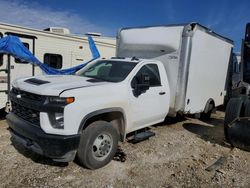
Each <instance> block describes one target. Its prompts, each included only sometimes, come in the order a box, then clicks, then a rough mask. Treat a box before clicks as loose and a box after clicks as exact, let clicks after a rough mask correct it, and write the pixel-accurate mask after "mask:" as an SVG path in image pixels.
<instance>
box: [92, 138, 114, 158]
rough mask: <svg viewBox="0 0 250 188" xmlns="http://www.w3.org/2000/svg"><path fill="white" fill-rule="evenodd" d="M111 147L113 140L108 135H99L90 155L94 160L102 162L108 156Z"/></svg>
mask: <svg viewBox="0 0 250 188" xmlns="http://www.w3.org/2000/svg"><path fill="white" fill-rule="evenodd" d="M112 146H113V139H112V136H111V135H110V134H107V133H101V134H99V135H98V136H97V137H96V139H95V140H94V143H93V145H92V153H93V156H94V158H95V159H96V160H99V161H102V160H104V159H106V158H107V156H108V155H109V154H110V152H111V150H112Z"/></svg>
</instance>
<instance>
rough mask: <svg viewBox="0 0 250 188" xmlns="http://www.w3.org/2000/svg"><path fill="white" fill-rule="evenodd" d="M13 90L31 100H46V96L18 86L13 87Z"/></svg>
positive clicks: (14, 92)
mask: <svg viewBox="0 0 250 188" xmlns="http://www.w3.org/2000/svg"><path fill="white" fill-rule="evenodd" d="M11 92H12V93H13V94H15V95H21V97H22V98H25V99H29V100H35V101H44V100H45V96H42V95H37V94H34V93H29V92H27V91H22V90H19V89H16V88H12V90H11Z"/></svg>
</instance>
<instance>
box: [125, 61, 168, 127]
mask: <svg viewBox="0 0 250 188" xmlns="http://www.w3.org/2000/svg"><path fill="white" fill-rule="evenodd" d="M162 68H163V67H162ZM141 74H144V75H145V74H147V75H148V76H149V89H148V90H146V91H145V92H143V93H141V94H140V95H139V96H136V95H134V92H133V88H132V86H131V91H130V92H129V105H130V109H131V111H130V117H131V120H132V122H131V125H130V126H131V127H128V129H129V131H134V130H137V129H140V128H143V127H147V126H149V125H152V124H156V123H159V122H162V121H163V120H164V118H165V116H166V115H167V112H168V108H169V97H168V95H169V93H168V89H167V86H166V83H162V80H161V74H160V71H159V68H158V64H154V63H151V64H146V65H143V66H142V67H141V68H140V69H139V71H138V72H137V73H136V75H135V76H134V78H133V79H132V80H131V85H133V84H134V83H133V82H134V79H136V78H137V77H138V76H140V75H141Z"/></svg>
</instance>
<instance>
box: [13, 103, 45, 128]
mask: <svg viewBox="0 0 250 188" xmlns="http://www.w3.org/2000/svg"><path fill="white" fill-rule="evenodd" d="M11 105H12V112H13V113H14V114H16V115H17V116H18V117H20V118H22V119H24V120H25V121H28V122H30V123H32V124H35V125H38V126H40V112H39V111H36V110H33V109H29V108H26V107H25V106H22V105H20V104H17V103H15V102H13V101H12V102H11Z"/></svg>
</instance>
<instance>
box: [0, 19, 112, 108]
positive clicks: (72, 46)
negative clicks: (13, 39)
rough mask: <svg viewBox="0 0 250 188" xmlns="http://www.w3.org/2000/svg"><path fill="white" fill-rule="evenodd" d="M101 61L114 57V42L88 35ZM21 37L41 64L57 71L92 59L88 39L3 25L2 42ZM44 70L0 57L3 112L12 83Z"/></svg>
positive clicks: (65, 31) (61, 31) (64, 32)
mask: <svg viewBox="0 0 250 188" xmlns="http://www.w3.org/2000/svg"><path fill="white" fill-rule="evenodd" d="M88 34H89V35H91V36H92V37H93V39H94V41H95V44H96V46H97V48H98V50H99V52H100V54H101V56H102V57H106V58H109V57H112V56H114V55H115V46H116V45H115V44H116V40H115V38H109V37H102V36H101V35H100V34H98V33H88ZM7 35H14V36H18V37H19V38H20V40H21V41H22V42H23V44H24V45H25V46H26V47H27V48H29V50H30V51H31V52H32V53H33V54H34V55H35V56H36V57H37V58H38V59H39V60H40V61H41V62H44V63H46V64H48V65H49V66H51V67H53V68H56V69H64V68H69V67H72V66H76V65H79V64H82V63H84V62H86V61H88V60H90V59H91V58H92V56H91V52H90V49H89V46H88V39H87V36H81V37H80V36H77V35H73V34H70V32H69V30H68V29H66V28H57V27H50V28H48V29H45V30H37V29H32V28H26V27H21V26H17V25H10V24H5V23H0V38H2V37H4V36H7ZM40 74H42V70H41V69H40V68H39V67H36V66H33V65H31V64H28V63H27V64H24V63H20V61H19V60H18V59H15V58H14V57H8V55H2V54H0V109H2V108H4V107H5V106H6V104H7V101H8V92H9V90H10V87H11V86H10V83H11V82H12V81H13V80H15V79H16V78H19V77H24V76H32V75H40Z"/></svg>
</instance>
